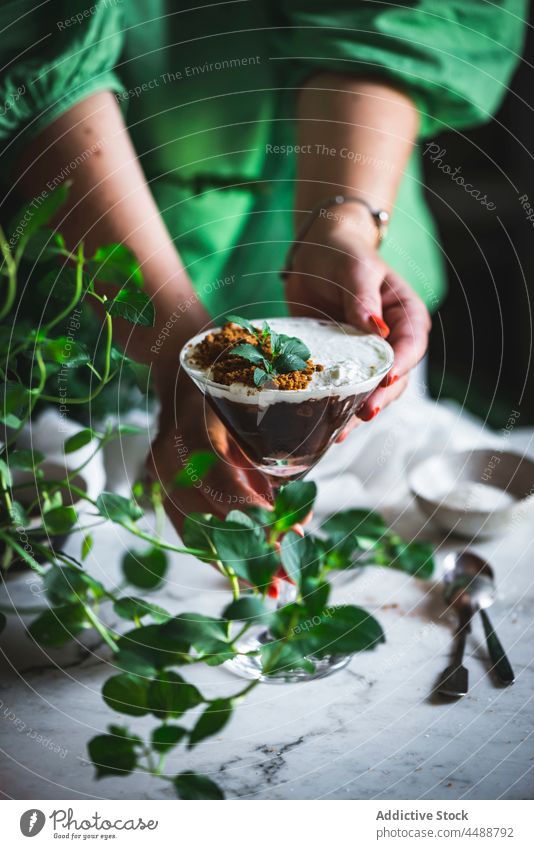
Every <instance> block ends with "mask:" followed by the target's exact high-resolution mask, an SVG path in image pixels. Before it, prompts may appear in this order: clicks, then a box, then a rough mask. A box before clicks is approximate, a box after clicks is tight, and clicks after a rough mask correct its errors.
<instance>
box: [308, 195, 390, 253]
mask: <svg viewBox="0 0 534 849" xmlns="http://www.w3.org/2000/svg"><path fill="white" fill-rule="evenodd" d="M314 231H315V232H316V233H317V232H320V231H322V232H328V233H331V232H332V231H335V232H338V233H342V234H345V235H349V236H353V237H354V236H357V237H358V238H360V239H362V240H363V241H365V242H366V243H367V244H369V245H370V246H371V247H373V248H376V247H378V244H379V242H380V231H379V229H378V227H377V224H376V221H375V220H374V218H373V216H372V215H371V213H370V212H369V210H368V209H366V207H365V206H363V205H362V204H359V203H350V202H347V203H343V204H338V205H336V206H335V207H331V208H323V209H321V210H320V211H319V214H318V216H317V219H316V221H315V222H314Z"/></svg>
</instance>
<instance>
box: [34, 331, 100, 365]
mask: <svg viewBox="0 0 534 849" xmlns="http://www.w3.org/2000/svg"><path fill="white" fill-rule="evenodd" d="M39 347H40V349H41V354H42V356H43V359H44V360H45V362H50V363H57V364H58V365H64V366H65V368H76V367H77V366H81V365H84V364H85V363H89V362H91V357H90V356H89V352H88V350H87V348H86V347H85V345H84V344H83V343H82V342H76V341H75V340H74V339H71V338H70V337H69V336H58V337H57V338H56V339H44V340H43V341H42V342H41V343H39ZM27 355H28V356H30V357H31V358H32V359H33V356H34V352H33V349H30V350H28V351H27Z"/></svg>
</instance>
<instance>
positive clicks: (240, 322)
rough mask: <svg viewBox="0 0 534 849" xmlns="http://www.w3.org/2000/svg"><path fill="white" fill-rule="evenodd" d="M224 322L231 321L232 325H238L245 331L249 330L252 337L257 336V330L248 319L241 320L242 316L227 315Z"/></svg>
mask: <svg viewBox="0 0 534 849" xmlns="http://www.w3.org/2000/svg"><path fill="white" fill-rule="evenodd" d="M224 320H225V322H228V321H231V322H232V324H238V325H239V327H242V328H243V329H244V330H248V332H249V333H251V334H252V336H257V333H256V328H255V327H254V326H253V325H252V324H251V323H250V321H247V319H246V318H241V316H240V315H227V316H225V318H224Z"/></svg>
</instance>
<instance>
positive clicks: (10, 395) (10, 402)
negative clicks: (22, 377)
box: [0, 380, 30, 415]
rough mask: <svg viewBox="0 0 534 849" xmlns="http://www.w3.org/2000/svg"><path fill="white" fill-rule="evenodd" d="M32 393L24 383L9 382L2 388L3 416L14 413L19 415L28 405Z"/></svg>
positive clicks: (1, 404)
mask: <svg viewBox="0 0 534 849" xmlns="http://www.w3.org/2000/svg"><path fill="white" fill-rule="evenodd" d="M29 398H30V392H29V390H28V389H26V387H25V386H23V385H22V383H15V382H14V381H12V380H8V381H7V382H6V383H4V386H3V388H2V395H1V399H0V406H1V410H2V414H3V415H6V414H8V413H14V414H15V415H19V414H20V413H21V412H22V411H23V409H24V408H25V406H26V405H27V403H28V400H29Z"/></svg>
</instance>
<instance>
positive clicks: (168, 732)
mask: <svg viewBox="0 0 534 849" xmlns="http://www.w3.org/2000/svg"><path fill="white" fill-rule="evenodd" d="M186 734H187V730H186V729H185V728H182V727H181V726H180V725H160V726H159V727H158V728H154V730H153V732H152V738H151V743H152V748H153V749H154V750H155V751H156V752H159V754H161V755H163V754H165V753H166V752H170V750H171V749H174V747H175V746H177V745H178V743H180V741H181V740H182V739H183V738H184V737H185V735H186Z"/></svg>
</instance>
